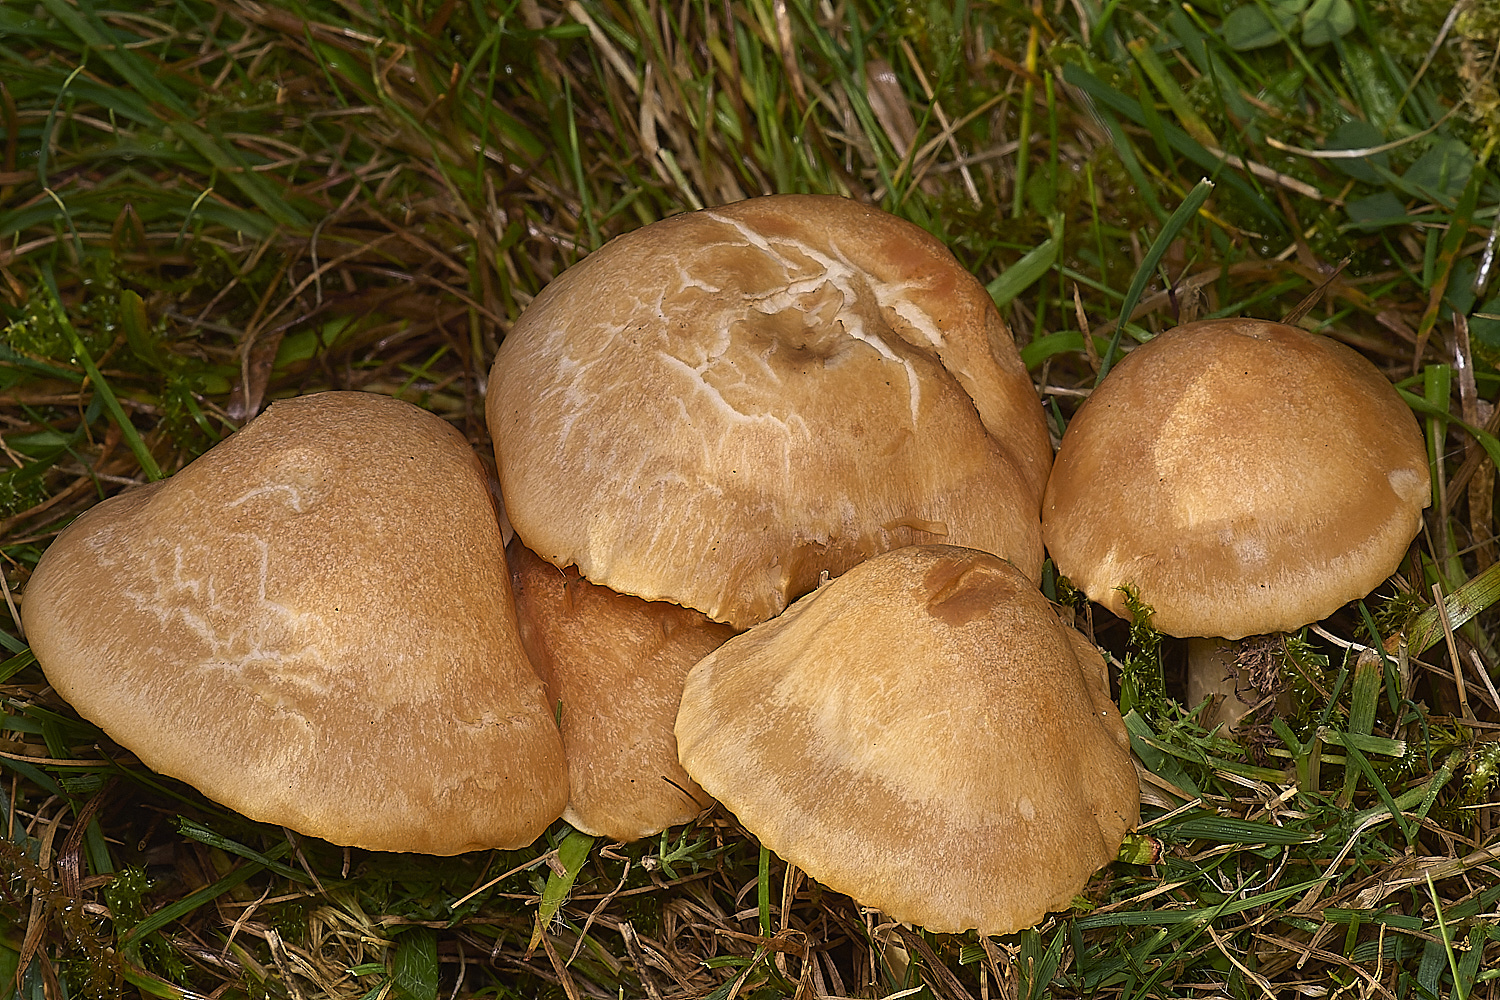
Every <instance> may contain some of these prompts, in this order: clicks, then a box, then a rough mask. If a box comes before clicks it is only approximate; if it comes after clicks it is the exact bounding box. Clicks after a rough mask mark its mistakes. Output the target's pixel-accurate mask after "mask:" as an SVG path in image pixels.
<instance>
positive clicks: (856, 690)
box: [677, 545, 1139, 934]
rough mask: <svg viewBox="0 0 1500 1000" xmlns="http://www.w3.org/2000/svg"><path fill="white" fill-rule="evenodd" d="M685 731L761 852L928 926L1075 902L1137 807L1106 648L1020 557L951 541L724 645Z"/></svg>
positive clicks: (845, 583) (1016, 925) (713, 790)
mask: <svg viewBox="0 0 1500 1000" xmlns="http://www.w3.org/2000/svg"><path fill="white" fill-rule="evenodd" d="M677 744H678V750H679V753H680V754H681V757H682V763H683V766H684V767H686V768H687V771H688V773H689V774H691V775H692V776H693V777H694V778H696V779H697V780H698V782H699V783H700V784H701V785H702V786H703V787H704V788H705V789H706V790H707V791H708V792H709V793H710V794H712V795H713V796H714V797H715V798H717V799H719V800H720V801H721V802H722V803H723V804H724V805H725V806H726V807H727V808H728V809H729V810H730V811H731V812H733V813H734V814H735V816H737V817H738V818H739V820H740V822H742V823H743V824H744V826H745V828H746V829H748V830H749V831H750V832H752V833H754V834H755V836H756V837H758V838H759V839H760V840H761V842H762V843H763V844H765V846H766V847H768V848H770V849H771V850H773V851H775V852H776V853H777V854H778V855H780V856H781V857H782V858H784V859H785V860H787V861H789V862H791V863H793V864H795V865H797V866H798V867H800V868H802V869H803V870H804V871H806V872H807V873H808V874H809V875H811V876H812V877H813V878H816V879H817V880H818V881H819V882H822V883H823V884H825V885H827V886H829V887H830V888H832V889H835V890H837V891H839V892H844V893H848V894H849V895H850V896H853V897H854V898H855V899H856V900H857V901H859V902H860V903H862V904H864V905H866V906H873V907H877V908H879V909H881V910H883V911H884V912H885V913H887V914H889V915H890V916H892V917H894V918H895V919H897V920H904V921H909V922H911V923H915V924H921V925H923V926H925V927H927V928H928V929H929V930H933V931H941V932H956V931H962V930H965V929H968V928H978V929H979V931H980V933H981V934H1007V933H1010V932H1012V931H1016V930H1019V929H1021V928H1023V927H1029V926H1031V925H1032V924H1034V923H1036V922H1037V921H1038V920H1040V919H1041V918H1042V916H1043V915H1044V914H1045V913H1046V912H1047V911H1049V910H1059V909H1065V908H1067V906H1068V905H1069V903H1070V901H1071V900H1072V899H1073V897H1074V896H1075V895H1077V894H1078V892H1079V891H1080V890H1081V889H1082V888H1083V886H1084V884H1085V883H1086V882H1087V881H1088V877H1089V876H1090V875H1091V874H1092V873H1093V872H1094V871H1096V870H1097V869H1098V868H1100V867H1102V866H1103V865H1105V864H1107V863H1109V862H1110V861H1112V860H1114V858H1115V856H1116V854H1117V853H1118V852H1119V847H1120V842H1121V840H1122V839H1123V837H1124V835H1125V833H1126V831H1128V830H1130V829H1131V828H1132V827H1134V826H1135V825H1136V823H1137V822H1138V820H1139V798H1138V795H1139V792H1138V788H1137V784H1136V776H1135V769H1134V767H1133V766H1132V764H1131V760H1130V753H1129V742H1128V738H1127V736H1126V733H1125V726H1124V723H1123V722H1122V721H1121V719H1120V713H1119V711H1118V709H1116V708H1115V705H1114V703H1113V702H1112V701H1111V700H1110V697H1109V690H1108V680H1107V677H1106V674H1105V666H1104V661H1103V660H1102V659H1101V658H1100V656H1099V654H1098V652H1097V651H1096V650H1094V648H1093V647H1092V646H1091V645H1090V644H1089V643H1088V641H1087V640H1086V639H1084V637H1083V636H1081V635H1079V634H1078V633H1077V632H1074V631H1073V630H1072V629H1070V628H1066V627H1065V626H1063V625H1062V623H1061V622H1059V621H1058V619H1057V617H1056V615H1055V614H1054V613H1053V611H1052V608H1051V606H1050V605H1049V604H1048V603H1047V600H1046V599H1045V598H1044V597H1042V595H1041V594H1040V593H1038V592H1037V590H1036V589H1035V588H1034V587H1033V586H1032V585H1031V583H1030V581H1029V580H1027V579H1026V577H1025V576H1024V575H1023V574H1022V573H1020V572H1019V571H1017V570H1016V569H1015V568H1014V567H1012V566H1011V565H1010V564H1008V563H1006V562H1004V561H1003V560H1001V559H998V558H996V557H995V556H992V555H989V554H987V553H983V552H976V551H973V550H969V549H960V548H955V547H951V546H941V545H933V546H913V547H910V548H904V549H897V550H896V551H894V552H889V553H887V554H885V555H882V556H879V557H877V558H875V559H872V560H870V561H869V562H867V563H864V564H862V565H860V566H856V567H855V568H854V569H852V570H850V571H849V572H848V573H846V574H844V575H843V576H842V577H840V578H839V579H837V580H835V581H833V582H832V583H830V584H828V585H827V586H825V587H823V588H821V589H819V590H818V591H816V592H815V593H813V594H810V595H809V596H807V597H804V598H803V599H802V600H800V601H798V602H797V603H796V604H794V605H792V606H791V607H790V608H788V609H787V610H786V612H785V613H784V614H782V615H781V616H780V617H779V618H775V619H772V620H771V621H769V622H766V623H765V624H762V625H757V626H756V627H754V628H752V629H750V630H749V631H748V632H745V633H744V634H743V635H739V636H736V637H735V638H733V639H730V640H729V641H728V642H727V643H725V644H724V645H723V646H721V647H720V648H719V649H718V650H717V651H716V652H714V653H710V654H709V655H708V656H707V657H705V658H704V659H703V661H702V662H700V663H699V664H698V665H697V666H696V667H694V668H693V671H692V673H690V674H689V675H688V680H687V685H686V687H685V689H684V691H683V696H682V709H681V712H680V713H679V715H678V718H677Z"/></svg>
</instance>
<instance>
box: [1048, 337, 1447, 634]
mask: <svg viewBox="0 0 1500 1000" xmlns="http://www.w3.org/2000/svg"><path fill="white" fill-rule="evenodd" d="M1428 502H1429V487H1428V473H1427V457H1426V451H1425V449H1424V447H1423V444H1422V435H1421V431H1420V430H1419V428H1418V427H1417V422H1416V419H1415V418H1414V417H1413V416H1412V413H1411V411H1410V410H1409V409H1408V408H1407V406H1406V404H1405V403H1403V402H1402V401H1401V398H1400V397H1399V396H1398V395H1397V394H1396V391H1395V390H1394V389H1393V388H1392V387H1391V384H1390V383H1389V382H1388V381H1387V380H1386V379H1385V378H1384V377H1383V376H1382V375H1381V374H1380V372H1379V371H1378V370H1376V368H1375V366H1374V365H1372V364H1370V362H1369V361H1367V360H1366V359H1365V358H1363V357H1361V356H1360V355H1359V354H1357V353H1355V352H1354V351H1352V350H1350V349H1349V348H1347V347H1345V346H1344V345H1342V344H1339V343H1337V342H1335V341H1333V340H1330V339H1328V338H1327V337H1322V336H1317V335H1315V334H1311V333H1307V332H1306V331H1303V330H1300V329H1297V328H1296V327H1291V326H1286V325H1283V324H1280V323H1270V322H1265V321H1262V320H1251V319H1228V320H1210V321H1205V322H1200V323H1191V324H1188V325H1186V326H1182V327H1178V328H1176V329H1174V330H1168V331H1167V332H1166V333H1163V334H1161V335H1160V336H1158V337H1156V338H1154V339H1153V340H1151V341H1149V342H1147V343H1146V344H1143V345H1142V346H1140V347H1138V348H1136V349H1135V350H1134V351H1132V352H1131V353H1130V354H1129V355H1128V356H1127V357H1125V358H1124V359H1123V360H1122V361H1121V362H1120V363H1119V364H1118V365H1117V366H1116V367H1115V368H1114V370H1113V371H1111V372H1110V374H1109V376H1108V377H1107V378H1106V379H1105V380H1104V382H1103V383H1102V384H1101V385H1100V386H1099V388H1097V389H1096V390H1094V393H1093V395H1092V396H1090V397H1089V400H1088V402H1087V403H1085V404H1084V406H1083V407H1082V408H1081V409H1080V410H1079V411H1078V414H1077V416H1075V417H1074V418H1073V421H1072V423H1071V425H1070V426H1069V427H1068V431H1067V434H1066V435H1064V437H1063V442H1062V447H1061V449H1060V450H1059V451H1058V455H1057V462H1056V466H1055V468H1054V470H1053V473H1052V479H1051V481H1050V482H1049V483H1048V486H1047V499H1046V501H1045V503H1044V505H1043V533H1044V535H1045V537H1046V540H1047V548H1048V550H1049V551H1050V552H1051V554H1052V558H1053V559H1054V560H1055V561H1056V563H1057V567H1058V569H1059V571H1060V572H1062V573H1064V574H1065V575H1067V576H1068V577H1069V579H1071V580H1072V582H1073V583H1074V584H1075V585H1076V586H1078V587H1079V588H1080V589H1082V590H1083V591H1084V592H1085V593H1087V594H1088V596H1089V598H1090V599H1091V600H1094V601H1097V602H1099V603H1100V604H1103V605H1105V606H1106V607H1108V608H1109V609H1110V610H1112V611H1114V612H1115V613H1116V614H1119V615H1121V616H1122V617H1129V612H1128V611H1127V610H1126V608H1125V603H1124V595H1123V594H1122V593H1120V592H1119V591H1118V590H1117V589H1116V588H1118V587H1121V586H1122V585H1127V584H1128V585H1130V586H1132V587H1135V588H1137V589H1138V590H1139V593H1140V597H1141V600H1142V601H1144V602H1145V603H1146V604H1149V605H1151V607H1153V608H1154V609H1155V612H1156V613H1155V617H1154V618H1153V622H1152V623H1153V625H1154V626H1155V627H1156V628H1157V629H1158V630H1160V631H1163V632H1167V633H1169V634H1172V635H1179V636H1195V635H1196V636H1223V637H1225V638H1230V639H1238V638H1241V637H1243V636H1246V635H1255V634H1260V633H1266V632H1285V631H1290V630H1292V629H1296V628H1300V627H1301V626H1303V625H1306V624H1307V623H1308V622H1314V621H1319V620H1321V619H1323V618H1326V617H1327V616H1328V615H1330V614H1332V613H1333V612H1334V611H1335V610H1337V609H1338V608H1339V607H1340V606H1341V605H1343V604H1345V603H1347V602H1349V601H1352V600H1355V599H1357V598H1360V597H1363V596H1365V595H1366V594H1368V593H1370V592H1371V591H1372V590H1374V589H1375V588H1376V587H1378V586H1379V585H1380V584H1381V582H1382V581H1384V580H1385V579H1386V577H1388V576H1390V574H1391V573H1392V572H1394V571H1395V569H1396V566H1397V565H1398V564H1399V563H1400V561H1401V558H1402V556H1403V555H1404V553H1405V552H1406V547H1407V545H1408V544H1409V543H1410V542H1411V540H1412V538H1413V537H1415V536H1416V533H1417V531H1418V530H1419V528H1420V526H1421V519H1422V508H1423V507H1425V506H1427V504H1428Z"/></svg>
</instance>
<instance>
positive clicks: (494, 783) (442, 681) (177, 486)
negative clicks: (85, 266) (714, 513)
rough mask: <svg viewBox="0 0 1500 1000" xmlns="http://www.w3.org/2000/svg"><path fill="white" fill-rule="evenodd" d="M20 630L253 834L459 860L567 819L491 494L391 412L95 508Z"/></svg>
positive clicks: (122, 737)
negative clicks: (258, 827) (281, 833)
mask: <svg viewBox="0 0 1500 1000" xmlns="http://www.w3.org/2000/svg"><path fill="white" fill-rule="evenodd" d="M22 614H23V617H24V620H25V624H26V630H27V632H28V634H29V635H30V637H31V641H32V648H33V650H34V651H35V652H36V655H37V659H38V660H39V661H40V662H41V665H42V668H43V670H44V671H45V672H46V674H47V679H48V681H49V682H51V684H52V685H53V686H54V687H55V688H56V689H57V691H58V693H59V694H60V695H62V696H63V697H64V698H66V699H67V700H68V701H69V702H71V703H72V704H73V706H74V707H75V708H76V709H77V710H78V711H79V713H80V714H82V715H83V716H84V717H85V718H88V719H90V720H92V721H93V722H95V723H96V724H98V725H99V726H100V727H101V728H103V729H104V731H105V732H107V733H109V735H110V736H111V737H112V738H113V739H115V740H117V741H118V742H119V743H120V744H122V745H123V746H125V747H126V748H128V749H130V750H132V751H133V752H135V753H136V754H137V755H138V756H139V757H140V758H141V760H142V761H143V762H144V763H145V764H146V765H147V766H149V767H151V768H153V769H154V770H157V771H159V772H161V773H163V774H168V775H171V776H173V777H176V778H180V779H182V780H183V781H186V782H188V783H189V784H191V785H193V786H195V787H197V788H198V789H199V790H201V791H202V792H203V793H204V794H205V795H207V796H209V797H210V798H212V799H215V800H217V801H218V802H221V803H223V804H224V805H226V806H229V807H230V808H232V809H235V810H237V811H239V812H241V813H243V814H244V815H246V816H249V817H250V818H251V819H256V820H260V821H263V822H268V823H277V824H282V825H285V826H289V827H291V828H292V829H294V830H297V831H299V832H301V833H304V834H308V835H311V836H316V837H322V838H324V839H326V840H330V841H333V842H334V843H336V844H345V845H350V846H356V847H364V848H370V849H373V850H384V851H421V852H425V853H430V854H456V853H458V852H461V851H470V850H476V849H479V848H488V847H505V848H516V847H521V846H524V845H526V844H528V843H530V842H531V841H532V840H533V839H535V838H536V836H537V835H538V834H539V833H540V832H541V831H542V830H543V829H545V828H546V826H547V825H548V824H549V823H551V822H552V821H553V820H555V819H556V818H557V816H558V815H559V814H560V813H561V812H562V809H563V805H564V804H565V803H566V801H567V772H566V765H565V764H564V762H563V755H562V744H561V740H560V738H559V736H558V733H557V728H556V726H555V724H554V723H553V720H552V714H551V712H550V711H549V710H548V707H547V704H546V702H545V701H544V699H543V694H542V685H541V682H540V681H539V680H538V679H537V677H536V675H535V674H534V673H533V671H532V669H531V666H530V664H529V663H528V662H527V661H526V656H525V653H524V651H523V650H522V648H521V641H520V637H519V634H518V631H517V625H516V618H515V608H514V605H513V604H512V601H511V592H510V579H509V575H508V573H507V571H506V566H505V556H504V550H503V549H502V547H501V543H500V529H499V526H498V523H497V521H496V518H495V509H494V504H493V501H492V500H491V498H490V494H489V491H488V488H487V485H486V481H485V475H484V472H483V469H482V467H481V466H480V464H479V461H478V459H477V458H476V457H475V455H474V453H473V451H472V450H471V449H470V447H469V444H468V442H467V441H466V440H464V438H463V437H462V436H461V435H460V434H459V433H458V432H457V431H455V430H454V429H453V428H452V427H450V426H448V424H446V423H445V422H444V421H442V420H440V419H439V418H437V417H435V416H433V415H432V414H429V413H426V412H424V411H422V410H419V409H417V408H416V407H414V406H410V405H408V404H406V403H402V402H399V401H397V400H394V399H390V398H389V397H385V396H377V395H373V394H366V393H353V392H338V393H324V394H322V395H317V396H309V397H305V398H301V399H290V400H284V401H282V402H278V403H274V404H273V405H272V406H271V407H270V409H269V410H267V411H266V413H265V414H263V415H262V416H260V417H259V418H257V419H256V420H255V421H253V422H252V423H250V424H249V425H247V426H246V427H245V428H244V429H243V430H241V431H239V432H238V433H237V434H235V435H233V436H232V437H230V438H228V439H227V440H225V441H224V442H223V443H221V444H219V445H218V446H216V447H215V448H214V449H213V450H212V451H210V452H209V453H208V454H206V455H204V456H202V457H201V458H199V459H198V460H197V461H195V462H193V463H192V464H191V465H189V466H188V467H187V468H185V469H183V470H182V471H181V472H179V473H178V474H177V475H175V476H173V477H172V478H171V479H168V480H165V481H163V482H159V483H154V484H152V485H150V486H145V487H141V488H138V489H134V490H131V491H129V492H126V493H124V494H121V495H120V496H117V497H114V498H112V499H110V500H106V501H105V502H103V503H101V504H99V505H98V506H96V507H94V508H93V509H92V510H90V511H88V512H87V513H85V514H84V515H83V516H82V517H80V518H79V519H78V520H76V521H75V522H74V523H73V524H72V525H71V526H69V527H68V529H67V530H66V531H64V532H63V533H62V534H61V535H60V536H58V538H57V539H56V541H54V542H53V544H52V546H51V547H50V548H49V549H48V550H47V552H46V553H45V554H44V555H43V557H42V560H41V562H40V563H39V564H38V565H37V569H36V573H35V574H34V575H33V576H32V578H31V583H30V585H29V586H28V587H27V590H26V594H25V598H24V602H23V609H22Z"/></svg>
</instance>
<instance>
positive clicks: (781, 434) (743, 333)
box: [487, 195, 1051, 628]
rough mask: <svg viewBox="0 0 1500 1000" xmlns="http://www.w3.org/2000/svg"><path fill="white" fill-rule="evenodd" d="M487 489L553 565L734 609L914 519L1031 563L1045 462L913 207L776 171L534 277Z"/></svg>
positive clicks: (997, 332)
mask: <svg viewBox="0 0 1500 1000" xmlns="http://www.w3.org/2000/svg"><path fill="white" fill-rule="evenodd" d="M487 405H488V413H489V421H490V429H491V433H492V434H493V436H494V439H495V450H496V455H497V457H498V460H499V466H500V481H501V486H502V488H503V490H504V494H505V505H506V511H507V514H508V515H509V517H510V519H511V523H512V524H513V525H514V526H515V529H516V533H517V534H518V535H519V536H520V537H521V539H522V540H523V541H524V542H525V543H526V545H527V546H528V547H529V548H531V549H533V550H534V551H535V552H536V553H537V554H538V555H540V556H542V557H543V558H544V559H546V560H547V561H548V562H551V563H553V564H555V565H559V566H565V565H570V564H576V565H577V566H578V567H579V569H580V570H581V571H582V573H583V575H584V576H585V577H587V578H588V579H589V580H591V581H593V582H594V583H597V584H601V585H603V586H607V587H609V588H611V589H613V590H616V591H619V592H622V593H629V594H634V595H637V596H639V597H642V598H645V599H647V600H669V601H672V602H674V603H678V604H683V605H686V606H688V607H692V608H696V609H698V610H700V611H702V612H704V613H705V614H707V615H708V616H709V617H710V618H713V619H715V620H717V621H725V622H729V623H730V624H731V625H734V626H735V627H737V628H743V627H746V626H749V625H751V624H753V623H755V622H757V621H762V620H764V619H766V618H769V617H771V616H772V615H774V614H776V613H777V612H779V611H780V610H781V609H782V608H783V607H785V606H786V604H787V603H788V602H789V601H791V600H793V599H795V598H796V597H798V596H800V595H801V594H804V593H806V592H808V591H809V590H811V589H812V588H813V587H814V586H816V584H817V581H818V579H819V576H820V574H822V573H825V572H826V573H828V574H830V575H835V576H836V575H838V574H839V573H842V572H843V571H844V570H846V569H848V568H849V567H850V566H853V565H854V564H856V563H858V562H861V561H862V560H864V559H867V558H869V557H870V556H872V555H875V554H876V553H879V552H883V551H885V550H887V549H891V548H896V547H899V546H901V545H906V544H910V543H912V542H914V541H943V542H948V543H953V544H962V545H967V546H972V547H975V548H979V549H984V550H986V551H990V552H995V553H997V554H1000V555H1002V556H1006V557H1008V558H1010V559H1011V560H1013V561H1014V562H1015V563H1016V565H1018V566H1019V567H1021V568H1022V569H1023V570H1024V571H1025V572H1026V573H1027V574H1029V575H1031V576H1032V577H1033V578H1035V577H1037V576H1038V575H1039V574H1040V570H1041V561H1042V548H1041V535H1040V528H1039V519H1038V510H1039V506H1040V502H1041V493H1042V489H1043V487H1044V485H1045V481H1046V476H1047V469H1048V466H1049V464H1050V462H1051V447H1050V445H1049V443H1048V439H1047V434H1046V427H1045V424H1044V422H1043V419H1042V410H1041V405H1040V403H1039V402H1038V400H1037V397H1036V393H1035V390H1034V389H1033V387H1032V385H1031V381H1030V379H1029V378H1028V377H1027V375H1026V371H1025V368H1024V367H1023V366H1022V364H1021V361H1020V358H1019V355H1018V354H1017V352H1016V349H1015V345H1014V343H1013V342H1012V340H1011V337H1010V333H1009V332H1008V331H1007V330H1006V328H1005V325H1004V323H1003V322H1002V320H1001V319H1000V316H999V314H998V313H997V312H996V311H995V307H994V304H993V303H992V302H991V301H990V298H989V296H988V294H987V293H986V292H985V290H984V288H983V287H982V286H981V285H980V284H979V283H978V282H977V281H976V280H975V279H974V278H973V277H972V276H971V275H969V274H968V273H967V272H966V271H964V270H963V268H962V267H960V266H959V264H958V262H957V261H956V260H954V258H953V255H952V254H950V253H949V252H948V250H947V249H946V248H945V247H944V246H943V245H942V244H941V243H939V242H938V241H937V240H935V239H934V238H933V237H931V236H930V235H928V234H927V233H926V232H924V231H922V230H921V229H919V228H917V227H916V226H914V225H912V224H910V223H908V222H904V221H902V220H900V219H897V218H895V217H894V216H891V215H887V214H885V213H883V212H880V211H878V210H876V209H873V208H869V207H867V206H864V205H860V204H858V203H857V202H853V201H849V200H846V199H842V198H832V197H822V196H812V195H785V196H776V197H768V198H754V199H751V200H749V201H743V202H739V203H737V204H734V205H729V206H726V207H723V208H717V209H710V210H708V211H703V212H695V213H692V214H688V215H680V216H676V217H674V218H671V219H666V220H664V221H662V222H658V223H656V224H654V225H650V226H647V227H645V228H643V229H640V230H637V231H635V232H633V233H629V234H627V235H625V236H621V237H619V238H618V239H615V240H613V241H612V242H610V243H609V244H607V245H606V246H604V247H603V248H601V249H600V250H598V251H596V252H595V253H593V254H591V255H590V256H589V257H587V258H585V259H584V260H583V261H582V262H580V263H579V264H577V265H576V266H574V267H573V268H571V269H569V270H568V271H566V272H565V273H564V274H562V275H561V276H560V277H558V278H557V279H556V280H555V281H553V282H552V284H551V285H549V286H548V287H547V288H546V289H544V290H543V292H542V294H541V295H539V296H538V297H537V298H536V300H535V301H534V302H532V304H531V305H530V306H529V307H528V308H527V310H526V312H525V313H524V314H523V315H522V316H521V318H520V319H519V320H518V321H517V323H516V325H515V327H514V328H513V329H512V330H511V331H510V333H509V334H508V335H507V337H506V339H505V342H504V344H502V345H501V348H500V353H499V355H498V357H497V358H496V360H495V367H494V371H493V373H492V376H491V379H490V384H489V390H488V404H487Z"/></svg>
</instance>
